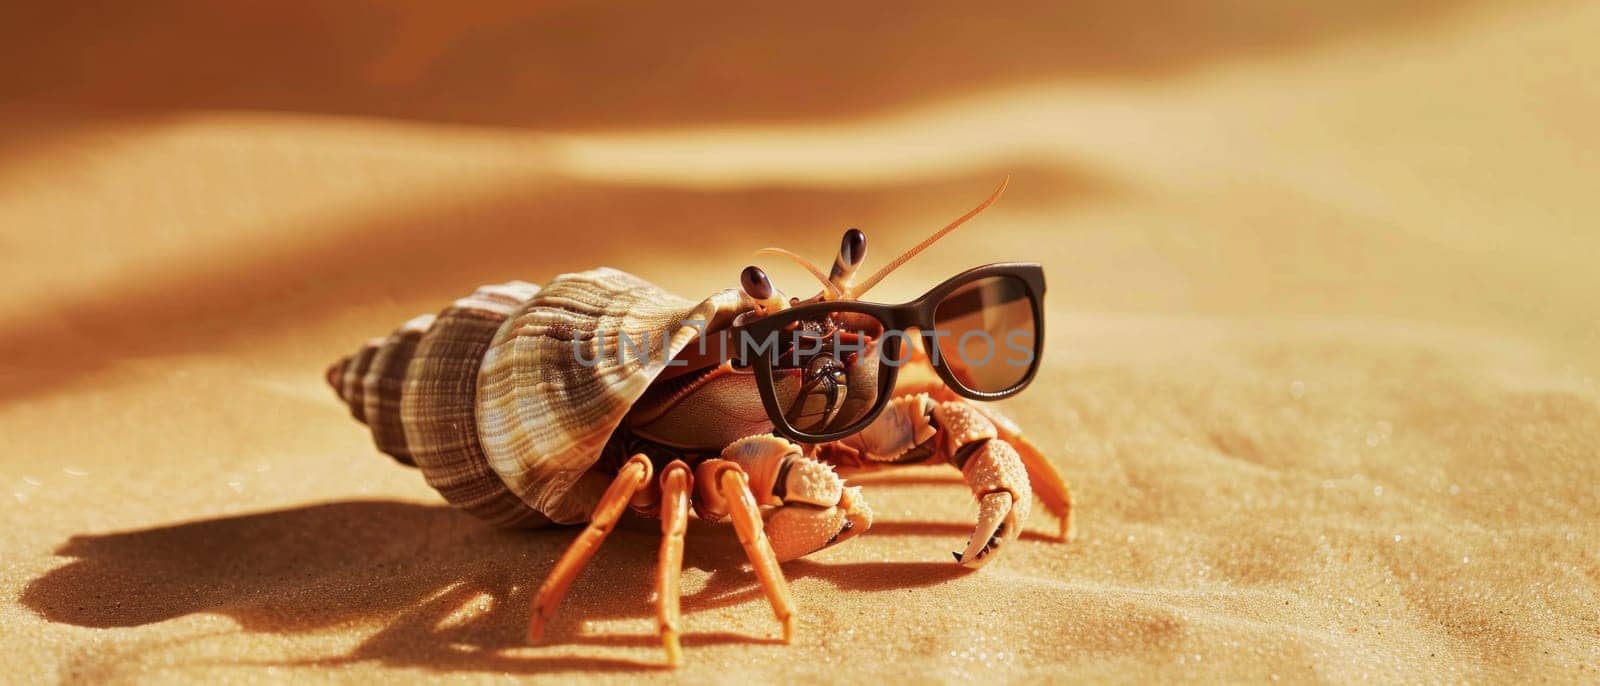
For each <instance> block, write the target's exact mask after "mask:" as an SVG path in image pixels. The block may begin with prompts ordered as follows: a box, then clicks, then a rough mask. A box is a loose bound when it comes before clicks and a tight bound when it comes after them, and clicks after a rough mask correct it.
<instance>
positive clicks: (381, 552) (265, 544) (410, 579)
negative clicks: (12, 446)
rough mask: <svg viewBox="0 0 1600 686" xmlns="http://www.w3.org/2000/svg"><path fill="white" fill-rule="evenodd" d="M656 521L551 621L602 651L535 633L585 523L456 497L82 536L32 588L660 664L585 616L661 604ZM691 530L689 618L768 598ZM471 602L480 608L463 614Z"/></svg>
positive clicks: (131, 617)
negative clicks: (495, 519) (543, 595)
mask: <svg viewBox="0 0 1600 686" xmlns="http://www.w3.org/2000/svg"><path fill="white" fill-rule="evenodd" d="M655 527H656V525H655V523H654V522H649V521H643V520H632V521H626V522H625V523H624V524H623V525H621V526H619V527H618V529H617V530H616V531H615V532H614V533H613V534H612V537H611V539H610V541H609V542H608V544H607V545H606V546H605V547H604V548H602V549H601V552H600V554H599V555H598V556H597V557H596V558H595V559H594V560H593V561H592V562H591V563H590V568H589V570H588V572H587V573H585V574H583V575H581V576H580V577H579V579H578V581H577V582H576V583H575V584H574V585H573V587H572V589H571V591H570V592H569V594H568V596H567V598H568V600H567V603H566V605H565V607H564V609H563V613H562V615H561V616H560V617H559V618H558V620H557V623H556V624H555V625H553V626H552V627H551V630H550V638H551V639H552V642H554V643H558V644H562V645H568V646H570V645H572V644H580V645H584V646H595V647H596V650H595V651H592V652H594V653H595V654H593V655H584V654H577V655H575V654H572V652H571V651H570V650H564V651H560V654H553V653H552V651H543V650H538V649H528V648H526V647H524V646H522V644H521V638H522V636H523V633H524V631H525V629H526V626H527V621H528V607H529V602H530V600H531V594H532V591H533V589H534V588H535V587H536V585H537V583H538V581H539V580H540V579H542V578H543V577H544V576H545V574H547V573H548V572H549V570H550V567H551V566H552V565H553V564H554V561H555V559H556V557H557V556H559V555H560V553H561V551H562V549H563V548H564V547H565V546H566V544H567V543H568V542H569V541H570V540H571V538H572V535H573V533H574V532H573V530H571V529H546V530H538V531H499V530H494V529H491V528H488V527H486V526H483V525H482V524H479V523H478V522H476V521H475V520H473V519H471V518H470V517H467V516H465V515H462V514H460V513H457V512H455V511H454V510H451V509H450V508H448V507H444V506H433V505H421V504H414V503H405V502H398V501H384V500H377V501H346V502H334V503H327V504H320V505H311V506H305V507H296V508H291V509H285V510H274V511H268V512H259V513H252V514H244V515H238V516H231V517H223V518H217V519H207V520H200V521H194V522H186V523H181V524H174V525H170V526H161V527H156V528H150V529H142V530H136V531H125V532H116V533H108V534H92V535H79V536H74V537H73V538H72V539H70V540H69V541H68V542H67V543H66V544H64V545H63V546H61V547H60V548H59V549H58V550H57V551H56V554H58V555H60V556H64V557H69V558H73V559H72V561H71V562H68V563H66V564H64V565H62V566H59V567H57V568H55V569H53V570H51V571H50V572H48V573H46V574H45V575H43V576H42V577H40V578H38V579H35V580H34V581H33V582H31V583H30V584H29V585H28V587H27V588H26V589H25V590H24V591H23V593H22V597H21V601H22V603H23V604H25V605H26V606H27V607H29V608H31V609H32V610H33V611H34V612H36V613H38V614H39V615H41V616H43V617H44V618H46V619H48V620H50V621H52V622H63V623H67V624H73V625H78V626H87V627H102V628H104V627H132V626H142V625H146V624H152V623H157V622H162V621H165V620H169V619H173V618H177V617H181V616H184V615H189V614H193V613H202V612H203V613H216V614H222V615H226V616H228V617H231V618H233V619H234V620H235V621H237V622H238V623H239V624H240V626H241V628H242V629H243V630H244V631H248V632H271V633H293V632H309V631H315V630H318V629H323V628H329V627H335V626H342V625H347V624H351V623H372V622H377V623H380V624H381V627H380V628H379V629H378V630H377V631H376V632H373V633H372V634H370V635H369V636H368V637H367V638H366V639H365V640H364V641H362V642H361V644H360V645H358V646H357V647H355V648H354V649H352V650H350V651H349V652H348V654H345V655H341V656H336V657H331V658H322V659H318V660H316V662H318V663H343V662H359V661H378V662H382V663H387V664H395V665H406V666H417V667H426V668H430V669H449V670H483V671H494V672H544V671H562V670H585V671H594V670H605V669H618V670H634V669H639V668H650V667H656V666H659V663H658V662H655V661H649V660H646V661H640V660H633V659H627V658H618V657H615V655H617V653H618V651H615V650H612V649H611V648H612V647H619V646H640V645H651V644H654V643H655V642H656V640H657V639H656V638H655V637H654V636H653V635H647V634H638V633H635V634H611V633H604V632H601V633H589V632H584V631H580V630H579V629H578V628H577V626H576V625H577V624H578V623H579V622H580V620H587V621H594V620H605V619H624V618H646V617H650V616H652V615H653V606H652V605H651V594H652V592H653V589H652V588H651V584H652V583H653V577H654V574H653V573H652V571H651V570H653V569H654V566H655V561H656V560H655V556H656V542H657V541H658V533H657V532H656V529H655ZM689 535H690V539H691V545H688V546H686V552H685V560H684V562H685V566H686V567H689V568H696V569H706V570H712V573H711V574H710V575H709V579H708V581H707V582H706V583H705V584H704V585H703V586H702V587H700V588H697V589H694V590H693V591H692V592H690V593H688V594H686V595H685V596H684V598H683V610H684V612H685V614H686V615H692V614H693V613H696V612H698V611H702V610H706V609H710V608H716V607H721V606H726V605H731V604H736V603H743V602H764V601H763V600H762V594H761V591H760V588H759V586H758V585H757V582H756V581H755V579H754V577H753V576H752V575H751V574H750V573H749V572H748V571H747V570H746V569H744V558H743V555H744V554H743V552H742V550H741V549H740V548H739V545H738V543H737V541H735V540H734V538H733V536H731V535H728V534H727V532H723V531H717V530H715V529H714V528H713V527H708V526H702V527H692V528H691V531H690V534H689ZM785 572H786V574H787V575H788V576H790V577H791V578H794V577H811V578H819V579H823V580H827V581H830V582H832V583H833V584H835V585H836V586H839V587H841V588H847V589H884V588H894V587H906V586H917V585H926V584H931V583H936V582H939V581H942V580H945V579H949V578H951V577H952V576H954V575H959V574H962V573H963V572H964V570H962V569H961V568H960V567H958V566H956V565H951V564H948V563H932V562H930V563H899V564H894V563H889V564H874V565H856V564H837V565H835V564H826V563H820V562H811V561H804V560H802V561H795V562H792V563H788V564H786V565H785ZM463 610H467V612H463ZM463 614H465V615H466V619H464V620H461V619H458V618H459V617H461V616H462V615H463ZM683 641H684V643H685V645H689V646H694V645H707V644H715V643H752V644H760V643H772V642H774V639H771V638H768V637H765V636H761V635H744V634H739V633H728V632H710V633H708V632H704V631H696V630H694V628H693V627H692V626H691V627H689V630H688V631H687V632H686V633H685V635H684V637H683ZM579 652H580V653H584V652H585V651H579ZM622 652H624V653H626V652H627V651H622ZM243 661H248V660H243Z"/></svg>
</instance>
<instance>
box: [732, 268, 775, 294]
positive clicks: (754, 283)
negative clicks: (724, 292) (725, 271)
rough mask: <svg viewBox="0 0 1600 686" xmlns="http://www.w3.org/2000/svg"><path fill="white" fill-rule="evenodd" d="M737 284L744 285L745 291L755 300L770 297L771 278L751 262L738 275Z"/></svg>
mask: <svg viewBox="0 0 1600 686" xmlns="http://www.w3.org/2000/svg"><path fill="white" fill-rule="evenodd" d="M739 285H741V286H743V287H744V292H745V293H748V294H749V295H750V297H752V298H755V299H756V300H766V299H768V298H771V297H772V280H771V279H768V278H767V273H766V272H764V271H761V268H760V267H757V266H755V265H753V264H752V265H750V266H748V267H745V268H744V273H742V274H740V275H739Z"/></svg>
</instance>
